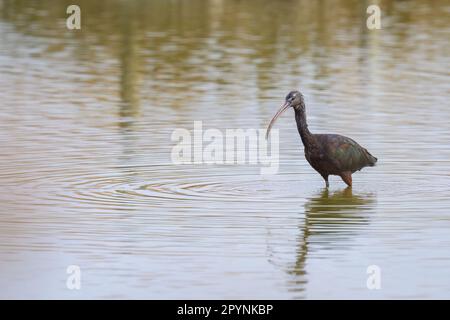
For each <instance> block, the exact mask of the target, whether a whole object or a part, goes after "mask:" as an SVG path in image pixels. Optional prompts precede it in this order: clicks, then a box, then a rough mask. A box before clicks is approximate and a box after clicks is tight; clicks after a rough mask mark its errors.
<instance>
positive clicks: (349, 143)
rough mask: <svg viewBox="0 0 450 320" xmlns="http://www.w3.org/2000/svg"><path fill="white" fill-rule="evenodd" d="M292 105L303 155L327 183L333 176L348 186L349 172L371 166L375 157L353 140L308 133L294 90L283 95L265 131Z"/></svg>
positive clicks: (297, 94) (350, 175)
mask: <svg viewBox="0 0 450 320" xmlns="http://www.w3.org/2000/svg"><path fill="white" fill-rule="evenodd" d="M289 107H293V108H294V110H295V120H296V122H297V129H298V132H299V134H300V137H301V139H302V142H303V145H304V148H305V158H306V160H307V161H308V163H309V164H310V165H311V167H313V168H314V169H315V170H316V171H317V172H318V173H319V174H320V175H321V176H322V177H323V178H324V180H325V182H326V186H327V187H328V186H329V182H328V176H330V175H337V176H340V177H341V178H342V180H343V181H344V182H345V183H346V184H347V185H348V186H351V185H352V173H354V172H355V171H358V170H361V169H362V168H364V167H367V166H374V165H375V163H376V162H377V158H375V157H374V156H372V155H371V154H370V153H369V151H367V149H365V148H363V147H361V146H360V145H359V144H358V143H357V142H356V141H354V140H353V139H350V138H348V137H345V136H341V135H338V134H312V133H311V132H310V131H309V129H308V124H307V123H306V114H305V112H306V111H305V103H304V100H303V96H302V95H301V93H300V92H298V91H292V92H290V93H289V94H288V96H287V97H286V102H285V104H284V105H283V106H282V107H281V109H280V110H279V112H277V114H276V115H275V116H274V118H273V119H272V121H271V123H270V125H269V128H268V130H267V134H268V133H269V130H270V128H271V126H272V125H273V123H274V121H275V120H276V119H277V117H278V116H279V115H281V113H282V112H283V111H284V110H286V109H288V108H289Z"/></svg>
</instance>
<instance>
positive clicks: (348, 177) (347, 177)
mask: <svg viewBox="0 0 450 320" xmlns="http://www.w3.org/2000/svg"><path fill="white" fill-rule="evenodd" d="M341 178H342V181H344V182H345V183H346V184H347V185H348V186H349V187H351V186H352V173H351V172H350V171H344V172H342V173H341Z"/></svg>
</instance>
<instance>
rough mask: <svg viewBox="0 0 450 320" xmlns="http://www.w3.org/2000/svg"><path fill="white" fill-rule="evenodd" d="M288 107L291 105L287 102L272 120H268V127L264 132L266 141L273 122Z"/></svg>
mask: <svg viewBox="0 0 450 320" xmlns="http://www.w3.org/2000/svg"><path fill="white" fill-rule="evenodd" d="M290 106H291V103H290V102H289V101H286V102H285V103H283V105H282V106H281V107H280V109H278V111H277V113H276V114H275V115H274V116H273V118H272V120H270V123H269V126H268V127H267V131H266V140H267V138H268V137H269V132H270V129H272V126H273V124H274V123H275V121H276V120H277V119H278V117H279V116H281V114H282V113H283V112H285V111H286V110H287V109H289V107H290Z"/></svg>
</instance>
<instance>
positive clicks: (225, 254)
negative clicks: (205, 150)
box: [0, 0, 450, 299]
mask: <svg viewBox="0 0 450 320" xmlns="http://www.w3.org/2000/svg"><path fill="white" fill-rule="evenodd" d="M77 3H78V4H79V5H80V7H81V9H82V30H81V31H69V30H67V29H66V28H65V17H66V14H65V10H66V7H67V5H69V4H71V3H69V2H67V3H66V2H65V1H58V2H57V3H55V2H54V1H39V2H35V1H29V0H28V1H27V0H24V1H8V0H2V1H0V88H1V90H0V143H1V144H0V145H1V150H2V152H1V153H0V181H1V182H0V187H1V189H0V191H1V192H0V203H1V209H0V261H1V263H0V268H1V269H0V271H1V272H0V273H1V276H0V288H1V289H0V297H1V298H56V297H61V298H255V299H257V298H276V299H281V298H287V299H291V298H296V299H301V298H375V299H378V298H449V297H450V295H449V292H450V276H449V270H450V233H449V230H450V210H449V207H450V161H449V159H450V147H449V141H450V124H449V122H448V120H449V119H450V108H449V107H450V105H449V102H448V100H449V93H450V90H449V86H448V83H449V72H448V70H450V59H449V56H450V52H449V51H450V48H449V45H448V39H449V28H448V21H449V15H450V6H449V5H448V4H447V3H446V2H445V1H433V2H431V3H425V2H422V1H381V2H380V3H379V4H380V6H381V9H382V30H375V31H369V30H368V29H367V28H366V27H365V19H366V17H367V15H366V13H365V8H366V7H367V6H368V5H369V4H370V3H364V2H361V1H344V0H341V1H320V2H310V1H278V2H273V1H268V0H267V1H264V0H261V1H256V0H255V1H221V0H216V1H196V0H195V1H189V2H188V1H163V0H160V1H159V0H155V1H129V2H123V1H100V0H99V1H78V2H77ZM292 89H300V90H301V91H302V92H303V93H304V95H305V98H306V103H307V113H308V120H309V123H310V129H311V130H312V131H313V132H316V133H317V132H322V133H326V132H330V133H341V134H345V135H348V136H350V137H352V138H354V139H355V140H356V141H358V142H359V143H361V144H362V145H364V146H365V147H367V148H368V149H369V150H370V151H371V153H373V154H374V155H375V156H377V157H378V159H379V162H378V165H377V166H376V167H374V168H366V169H364V170H363V171H361V172H358V173H356V174H355V175H354V176H353V179H354V187H353V190H348V189H345V185H344V183H343V182H342V181H340V179H339V178H337V177H332V178H331V181H330V182H331V188H330V190H328V191H327V190H325V189H324V188H323V187H324V183H323V181H322V179H321V178H320V176H319V175H318V174H317V173H315V172H314V171H313V170H312V169H311V168H310V167H309V165H308V164H307V163H306V160H305V159H304V156H303V148H302V146H301V142H300V138H299V137H298V134H297V132H296V127H295V122H294V118H293V114H292V112H290V113H289V112H288V113H287V114H286V115H284V116H283V117H282V118H281V119H280V120H279V121H278V123H277V125H276V128H278V129H280V167H279V172H278V174H277V175H261V174H260V167H259V166H255V165H231V166H230V165H201V164H197V165H174V164H173V163H172V161H171V150H172V147H173V145H174V142H173V141H171V138H170V137H171V134H172V132H173V130H174V129H176V128H186V129H188V130H192V129H193V124H194V121H203V126H204V127H205V129H208V128H216V129H219V130H225V129H227V128H243V129H247V128H256V129H258V128H265V127H266V126H267V124H268V122H269V120H270V118H271V117H272V116H273V114H274V112H275V111H276V108H277V107H278V106H279V105H280V103H281V102H282V100H283V98H284V96H285V95H286V94H287V92H288V91H290V90H292ZM69 265H78V266H79V267H80V268H81V272H82V277H81V285H82V287H81V290H68V289H67V288H66V279H67V277H68V275H67V274H66V268H67V267H68V266H69ZM369 265H377V266H379V267H380V269H381V289H380V290H369V289H368V288H367V286H366V281H367V278H368V276H369V275H368V274H367V273H366V270H367V267H368V266H369Z"/></svg>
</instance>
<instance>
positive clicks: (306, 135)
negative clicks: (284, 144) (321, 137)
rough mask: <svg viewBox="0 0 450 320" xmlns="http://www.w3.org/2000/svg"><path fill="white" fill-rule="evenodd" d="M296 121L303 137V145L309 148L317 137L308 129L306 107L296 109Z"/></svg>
mask: <svg viewBox="0 0 450 320" xmlns="http://www.w3.org/2000/svg"><path fill="white" fill-rule="evenodd" d="M295 121H296V122H297V129H298V133H299V134H300V137H301V138H302V142H303V145H304V146H305V147H306V148H308V147H312V146H314V145H315V139H314V137H313V135H312V133H311V132H310V131H309V129H308V124H307V123H306V113H305V108H304V107H303V108H299V109H295Z"/></svg>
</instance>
